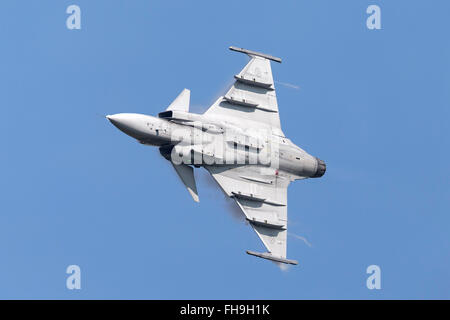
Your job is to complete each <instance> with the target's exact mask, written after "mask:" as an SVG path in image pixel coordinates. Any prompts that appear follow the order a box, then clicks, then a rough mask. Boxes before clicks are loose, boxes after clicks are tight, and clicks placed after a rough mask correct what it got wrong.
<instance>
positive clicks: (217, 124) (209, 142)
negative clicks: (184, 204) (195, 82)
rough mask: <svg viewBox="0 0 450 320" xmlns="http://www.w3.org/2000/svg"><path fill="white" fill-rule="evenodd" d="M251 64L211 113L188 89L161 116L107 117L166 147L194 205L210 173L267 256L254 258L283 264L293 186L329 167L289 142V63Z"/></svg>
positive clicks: (253, 55)
mask: <svg viewBox="0 0 450 320" xmlns="http://www.w3.org/2000/svg"><path fill="white" fill-rule="evenodd" d="M229 49H230V50H233V51H236V52H241V53H244V54H247V55H248V56H249V58H250V61H249V62H248V63H247V65H246V66H245V67H244V68H243V69H242V71H241V72H239V73H238V74H237V75H235V76H234V80H235V81H234V83H233V85H232V86H231V88H230V89H229V90H228V92H227V93H226V94H225V95H224V96H221V97H219V98H218V99H217V100H216V101H215V102H214V104H213V105H211V106H210V107H209V109H208V110H207V111H206V112H204V113H203V114H196V113H191V112H189V101H190V91H189V90H187V89H184V90H183V91H182V92H181V93H180V94H179V96H178V97H177V98H176V99H175V100H174V101H173V102H172V103H171V104H170V105H169V107H168V108H167V109H166V110H165V111H163V112H160V113H159V114H158V116H157V117H152V116H149V115H143V114H135V113H119V114H114V115H108V116H106V118H107V119H108V120H109V121H110V122H111V123H112V124H113V125H114V126H116V127H117V128H118V129H120V130H121V131H123V132H124V133H126V134H127V135H129V136H131V137H133V138H134V139H136V140H137V141H138V142H140V143H142V144H145V145H151V146H156V147H159V151H160V153H161V155H162V156H163V157H164V158H165V159H167V160H168V161H169V162H170V163H171V164H172V165H173V167H174V169H175V171H176V172H177V174H178V176H179V177H180V180H181V182H182V183H183V184H184V185H185V187H186V188H187V190H188V191H189V193H190V195H191V196H192V198H193V199H194V201H196V202H198V201H199V196H198V192H197V186H196V183H195V177H194V168H200V167H203V168H205V169H206V170H207V171H209V173H210V174H211V175H212V177H213V178H214V180H215V181H216V182H217V184H218V185H219V186H220V188H221V189H222V191H223V192H224V193H225V195H226V196H228V197H230V198H232V199H234V200H235V201H236V203H237V205H238V206H239V208H240V209H241V210H242V212H243V214H244V216H245V219H246V220H247V221H248V224H249V225H250V226H251V227H252V228H253V230H254V231H255V232H256V234H257V235H258V237H259V238H260V239H261V241H262V242H263V244H264V246H265V247H266V249H267V252H255V251H250V250H247V253H248V254H250V255H253V256H257V257H260V258H264V259H268V260H272V261H275V262H277V263H286V264H297V263H298V262H297V261H296V260H291V259H287V258H286V251H287V227H288V220H287V205H288V203H287V188H288V186H289V184H290V183H291V182H292V181H295V180H301V179H306V178H318V177H322V176H323V175H324V174H325V170H326V165H325V162H324V161H322V160H320V159H319V158H317V157H314V156H312V155H310V154H308V153H307V152H306V151H304V150H302V149H301V148H300V147H298V146H296V145H295V144H294V143H292V142H291V140H289V139H288V138H286V136H285V135H284V133H283V131H282V129H281V124H280V116H279V111H278V103H277V97H276V94H275V86H274V81H273V77H272V69H271V65H270V61H275V62H278V63H281V59H280V58H277V57H274V56H271V55H267V54H263V53H259V52H255V51H251V50H246V49H242V48H236V47H230V48H229Z"/></svg>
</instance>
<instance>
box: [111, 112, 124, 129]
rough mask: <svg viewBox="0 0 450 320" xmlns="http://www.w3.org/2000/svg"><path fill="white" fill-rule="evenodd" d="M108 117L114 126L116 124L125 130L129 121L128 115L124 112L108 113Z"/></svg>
mask: <svg viewBox="0 0 450 320" xmlns="http://www.w3.org/2000/svg"><path fill="white" fill-rule="evenodd" d="M106 119H108V120H109V121H110V122H111V123H112V124H113V125H114V126H116V127H117V128H118V129H120V130H123V129H124V128H125V127H126V125H127V124H128V123H127V122H129V121H127V117H126V116H124V115H123V114H120V113H119V114H113V115H111V114H108V115H107V116H106Z"/></svg>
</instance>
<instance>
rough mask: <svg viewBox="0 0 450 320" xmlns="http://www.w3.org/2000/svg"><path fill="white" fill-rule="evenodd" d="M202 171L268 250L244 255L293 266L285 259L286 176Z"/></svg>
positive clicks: (241, 169)
mask: <svg viewBox="0 0 450 320" xmlns="http://www.w3.org/2000/svg"><path fill="white" fill-rule="evenodd" d="M206 169H207V170H208V171H209V172H210V173H211V175H212V176H213V178H214V179H215V180H216V182H217V183H218V184H219V186H220V187H221V189H222V190H223V192H224V193H225V194H226V195H227V196H229V197H231V198H233V199H234V200H235V201H236V203H237V204H238V206H239V207H240V209H241V210H242V212H243V213H244V215H245V218H246V220H247V221H248V222H249V224H250V225H251V226H252V228H253V230H254V231H255V232H256V234H257V235H258V237H259V238H260V239H261V241H262V243H263V244H264V246H265V247H266V249H267V250H268V252H267V253H257V252H254V251H247V253H248V254H251V255H254V256H258V257H261V258H265V259H269V260H273V261H276V262H283V263H290V264H297V262H296V261H294V260H288V259H286V251H287V187H288V185H289V183H290V178H289V176H284V175H283V174H281V175H280V174H277V173H276V170H275V169H272V168H267V167H263V166H258V165H243V166H226V167H215V166H208V167H206Z"/></svg>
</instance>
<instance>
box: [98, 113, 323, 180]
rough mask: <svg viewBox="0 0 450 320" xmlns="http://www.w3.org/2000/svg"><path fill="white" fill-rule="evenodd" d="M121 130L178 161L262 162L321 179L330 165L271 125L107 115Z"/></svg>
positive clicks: (192, 117)
mask: <svg viewBox="0 0 450 320" xmlns="http://www.w3.org/2000/svg"><path fill="white" fill-rule="evenodd" d="M107 118H108V120H110V121H111V123H112V124H114V125H115V126H116V127H117V128H118V129H120V130H121V131H123V132H124V133H126V134H127V135H129V136H131V137H133V138H134V139H136V140H138V141H139V142H140V143H142V144H145V145H151V146H157V147H159V148H160V151H161V154H162V155H163V156H164V157H165V158H166V159H168V160H171V161H172V162H174V163H175V164H181V163H184V164H188V165H194V166H197V167H200V166H207V165H219V166H220V165H231V164H242V165H248V164H259V165H261V164H262V165H265V166H267V167H268V168H273V169H274V170H276V172H277V174H278V172H286V173H289V175H290V176H295V178H296V179H303V178H309V177H314V178H315V177H321V176H323V174H324V173H325V170H326V167H325V163H324V162H323V161H322V160H320V159H318V158H316V157H313V156H311V155H310V154H308V153H307V152H306V151H304V150H302V149H301V148H299V147H298V146H296V145H295V144H294V143H292V142H291V141H290V140H289V139H288V138H286V137H283V136H279V135H275V134H273V133H272V130H271V129H270V128H258V129H252V128H248V129H243V128H241V127H240V126H239V125H238V124H237V122H238V121H233V119H232V118H228V119H227V118H223V117H221V118H215V117H207V116H205V115H200V114H194V113H176V114H175V113H168V112H162V113H160V114H159V117H153V116H149V115H143V114H135V113H120V114H115V115H109V116H107Z"/></svg>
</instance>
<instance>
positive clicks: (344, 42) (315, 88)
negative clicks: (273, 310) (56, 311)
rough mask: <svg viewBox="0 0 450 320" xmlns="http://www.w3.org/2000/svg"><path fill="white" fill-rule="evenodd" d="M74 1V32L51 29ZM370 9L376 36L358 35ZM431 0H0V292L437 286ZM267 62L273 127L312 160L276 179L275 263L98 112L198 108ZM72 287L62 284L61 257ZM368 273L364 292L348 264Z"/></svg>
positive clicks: (295, 291) (435, 15) (439, 241)
mask: <svg viewBox="0 0 450 320" xmlns="http://www.w3.org/2000/svg"><path fill="white" fill-rule="evenodd" d="M71 4H77V5H79V6H80V8H81V12H82V22H81V23H82V29H81V30H68V29H67V28H66V24H65V21H66V18H67V16H68V15H67V14H66V12H65V11H66V8H67V7H68V6H69V5H71ZM370 4H377V5H379V6H380V8H381V12H382V30H368V29H367V28H366V18H367V16H368V15H367V14H366V8H367V7H368V6H369V5H370ZM449 10H450V3H449V2H448V1H444V0H441V1H438V0H436V1H432V2H431V1H423V0H421V1H414V2H411V1H400V0H399V1H382V0H372V1H364V0H343V1H331V0H330V1H324V0H320V1H285V2H283V3H277V4H276V5H275V4H274V2H273V1H261V0H259V1H246V2H242V1H226V2H217V1H189V2H188V1H171V2H167V1H143V0H142V1H138V0H136V1H124V0H122V1H106V0H104V1H103V0H102V1H101V0H96V1H87V0H71V1H61V0H58V1H56V0H54V1H50V0H41V1H33V2H29V1H23V0H20V1H18V0H5V1H2V2H1V4H0V41H1V43H2V49H1V50H0V61H1V63H0V108H1V111H2V113H1V114H2V115H1V117H2V125H1V126H0V130H1V131H0V133H1V134H0V141H1V146H2V148H1V150H2V151H1V155H2V156H1V158H0V162H1V168H2V170H1V173H2V174H1V176H2V179H1V180H0V192H1V194H2V196H1V207H0V208H1V209H0V210H1V214H0V254H1V257H2V258H1V262H0V298H3V299H5V298H26V299H30V298H40V299H49V298H57V299H80V298H84V299H95V298H106V299H108V298H114V299H117V298H124V299H232V298H233V299H328V298H333V299H347V298H355V299H380V298H386V299H393V298H396V299H411V298H412V299H417V298H447V299H448V298H450V268H449V266H450V250H449V247H450V241H449V235H448V231H449V225H450V215H449V199H450V182H449V181H450V179H449V178H450V166H449V164H448V159H449V157H450V151H449V150H450V148H449V141H450V140H449V138H450V134H449V130H448V123H449V119H450V111H449V110H450V105H449V101H450V90H449V88H450V62H449V57H450V42H449V41H448V33H449V31H450V29H449V24H448V12H449ZM230 45H234V46H239V47H245V48H249V49H252V50H257V51H263V52H267V53H270V54H273V55H275V56H279V57H281V58H283V63H282V64H281V65H279V64H276V65H273V73H274V77H275V79H276V80H277V81H280V82H286V83H290V84H294V85H296V86H299V88H300V89H298V90H296V89H292V88H288V87H286V86H283V85H280V84H278V85H277V94H278V102H279V106H280V115H281V121H282V125H283V130H284V132H285V134H286V135H287V136H288V137H289V138H290V139H291V140H292V141H293V142H294V143H296V144H298V145H299V146H301V147H302V148H304V149H305V150H306V151H308V152H309V153H311V154H313V155H316V156H319V157H320V158H322V159H324V160H325V161H326V163H327V173H326V175H325V176H324V177H323V178H322V179H310V180H306V181H299V182H296V183H293V184H291V186H290V188H289V219H290V226H289V231H290V233H292V234H294V235H298V236H301V237H304V238H306V239H307V240H308V241H309V243H310V244H311V246H308V245H307V244H306V243H305V242H303V241H302V240H299V239H297V238H295V237H294V236H290V237H289V243H288V257H290V258H292V259H297V260H299V266H297V267H291V268H289V269H288V270H287V271H281V270H280V269H279V268H278V267H277V266H275V265H274V264H273V263H270V262H268V261H264V260H261V259H258V258H255V257H251V256H248V255H246V254H245V250H248V249H249V250H256V251H262V250H263V246H262V244H261V243H260V241H259V239H258V238H257V236H256V234H255V233H254V232H253V231H252V230H251V228H250V227H249V226H247V225H245V224H244V223H242V222H241V221H240V220H238V219H236V218H235V217H234V216H233V214H232V213H230V206H229V204H228V203H227V201H226V200H225V198H224V196H223V195H222V194H221V191H220V190H219V189H218V188H215V187H213V186H212V185H211V181H210V180H208V176H207V175H206V173H205V172H201V171H200V172H198V188H199V194H200V203H199V204H196V203H194V202H193V201H192V199H190V196H189V194H188V193H187V192H186V191H185V190H184V188H183V186H182V185H181V184H180V182H179V181H178V180H177V178H176V176H175V173H174V172H173V169H172V168H170V166H169V165H168V164H167V163H166V162H165V160H163V159H162V158H161V157H160V156H159V153H158V151H157V150H156V149H152V148H150V147H145V146H142V145H139V144H138V143H136V142H135V141H133V140H132V139H131V138H129V137H127V136H125V135H124V134H122V133H121V132H119V131H118V130H117V129H116V128H114V127H113V126H112V125H111V124H110V123H108V121H106V120H105V119H104V118H103V115H105V114H113V113H118V112H137V113H145V114H151V115H155V114H157V113H158V112H160V111H162V110H164V109H165V108H166V107H167V106H168V105H169V104H170V102H171V101H172V100H173V99H174V98H175V97H176V96H177V95H178V93H179V92H180V91H181V90H182V89H183V88H189V89H190V90H191V110H192V111H197V112H201V111H203V110H205V109H206V108H207V107H208V106H209V105H210V104H211V103H212V102H213V101H214V100H215V99H216V98H217V96H219V95H220V94H221V93H222V92H223V91H224V89H225V88H226V87H227V86H228V85H229V84H230V83H231V79H232V76H233V75H234V74H235V73H237V72H238V71H239V70H240V69H241V68H242V67H243V65H244V64H245V63H246V61H247V59H246V57H245V56H243V55H241V54H237V53H233V52H230V51H228V50H227V48H228V46H230ZM71 264H76V265H79V266H80V267H81V273H82V275H81V278H82V279H81V281H82V289H81V290H79V291H77V290H73V291H71V290H68V289H66V287H65V283H66V277H67V275H66V273H65V270H66V268H67V266H68V265H71ZM372 264H376V265H379V266H380V268H381V279H382V280H381V282H382V283H381V285H382V289H381V290H368V289H367V288H366V278H367V276H368V275H367V274H366V268H367V266H369V265H372Z"/></svg>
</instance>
